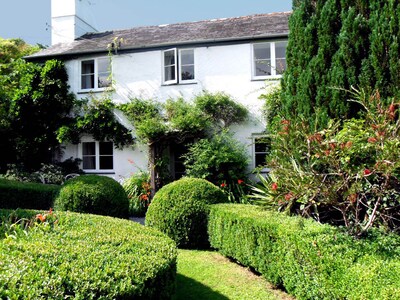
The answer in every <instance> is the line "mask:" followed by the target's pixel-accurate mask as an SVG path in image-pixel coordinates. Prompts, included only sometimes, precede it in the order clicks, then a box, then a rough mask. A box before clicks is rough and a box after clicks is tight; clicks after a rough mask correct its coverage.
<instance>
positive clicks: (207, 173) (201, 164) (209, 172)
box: [184, 131, 248, 185]
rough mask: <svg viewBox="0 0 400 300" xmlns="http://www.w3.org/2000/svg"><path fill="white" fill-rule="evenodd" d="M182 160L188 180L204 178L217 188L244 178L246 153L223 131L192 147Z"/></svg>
mask: <svg viewBox="0 0 400 300" xmlns="http://www.w3.org/2000/svg"><path fill="white" fill-rule="evenodd" d="M184 158H185V163H184V164H185V167H186V174H187V176H189V177H197V178H204V179H206V180H208V181H210V182H212V183H214V184H217V185H220V184H221V183H228V184H231V183H236V182H237V181H238V180H239V179H242V180H243V178H246V168H247V163H248V155H247V152H246V149H245V147H244V145H243V144H240V143H238V141H237V140H236V139H234V138H233V137H232V135H230V134H229V133H227V132H224V131H223V132H221V133H219V134H216V135H214V136H213V137H211V138H209V139H208V138H205V139H201V140H199V141H198V142H196V143H194V144H193V145H192V146H191V147H190V148H189V151H188V153H187V154H186V155H185V156H184Z"/></svg>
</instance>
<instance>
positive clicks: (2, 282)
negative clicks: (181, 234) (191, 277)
mask: <svg viewBox="0 0 400 300" xmlns="http://www.w3.org/2000/svg"><path fill="white" fill-rule="evenodd" d="M38 213H39V212H34V211H17V212H13V213H12V212H10V211H4V210H3V211H2V210H0V220H2V221H1V225H0V233H1V232H2V231H3V232H4V230H2V228H4V227H8V228H10V227H12V225H13V224H16V225H18V224H21V223H23V222H22V221H21V220H31V222H28V223H25V224H30V227H28V228H27V227H24V226H14V230H12V231H11V232H10V230H7V232H8V233H9V234H8V235H7V237H6V236H5V235H3V236H0V262H1V270H2V271H1V272H0V298H1V299H66V298H68V299H70V298H71V299H169V298H171V296H172V294H173V292H174V287H175V276H176V256H177V253H176V247H175V245H174V242H173V241H172V240H171V239H169V238H167V237H166V236H165V235H163V234H161V233H160V232H159V231H157V230H154V229H152V228H147V227H143V226H142V225H140V224H136V223H133V222H131V221H128V220H121V219H116V218H109V217H103V216H95V215H86V214H77V213H70V212H55V213H54V212H53V213H50V212H48V213H47V214H44V213H40V214H38ZM10 214H11V215H10ZM15 215H17V216H18V218H16V217H15ZM35 215H36V217H35ZM42 220H43V221H42ZM53 220H55V221H54V222H53ZM10 223H12V224H11V226H10ZM51 224H53V226H50V225H51ZM17 227H18V228H17ZM18 232H20V233H21V234H18ZM23 232H25V233H23Z"/></svg>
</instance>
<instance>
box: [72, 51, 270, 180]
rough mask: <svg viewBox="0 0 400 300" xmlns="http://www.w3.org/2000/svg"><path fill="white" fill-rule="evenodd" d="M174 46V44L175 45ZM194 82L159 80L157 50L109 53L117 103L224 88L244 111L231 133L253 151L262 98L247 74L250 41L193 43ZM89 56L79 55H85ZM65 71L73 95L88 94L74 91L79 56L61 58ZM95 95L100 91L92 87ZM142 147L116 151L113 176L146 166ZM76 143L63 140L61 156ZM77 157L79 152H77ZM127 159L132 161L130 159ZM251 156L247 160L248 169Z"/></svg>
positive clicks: (261, 126) (77, 87)
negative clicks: (244, 119)
mask: <svg viewBox="0 0 400 300" xmlns="http://www.w3.org/2000/svg"><path fill="white" fill-rule="evenodd" d="M178 49H180V48H179V47H178ZM194 49H195V50H194V57H195V77H196V83H195V84H174V85H163V84H162V71H163V70H162V51H161V50H153V51H145V52H136V53H128V54H118V55H114V56H113V57H112V71H113V80H114V82H115V88H116V92H115V93H114V95H113V99H114V101H116V102H118V103H123V102H127V101H129V98H132V97H138V98H142V99H155V100H158V101H165V100H167V99H169V98H174V99H175V98H178V97H183V98H184V99H185V100H190V99H193V97H194V95H197V94H200V93H201V92H202V91H204V90H207V91H209V92H225V93H227V94H229V95H231V96H232V97H233V99H235V100H236V101H237V102H240V103H242V104H243V105H244V106H246V107H247V109H248V110H249V112H250V116H249V121H248V122H247V124H244V125H243V124H242V125H240V126H234V127H233V128H232V129H233V131H234V132H235V137H236V138H237V139H238V140H239V141H241V142H243V143H245V144H246V145H247V147H248V152H249V157H250V158H252V157H253V145H252V134H257V133H262V132H263V131H264V130H265V123H264V122H263V120H262V116H261V107H262V105H263V101H262V100H259V99H258V97H259V96H260V95H261V94H262V93H264V92H265V82H264V81H263V80H256V81H255V80H252V73H251V72H252V46H251V44H250V43H245V44H237V45H224V46H210V47H205V46H203V47H202V46H200V47H195V48H194ZM87 58H90V57H85V58H84V59H87ZM66 66H67V70H68V73H69V75H70V85H71V89H72V91H73V92H75V93H76V94H77V95H78V97H89V96H90V94H89V93H82V92H81V91H80V60H72V61H68V62H67V63H66ZM94 95H97V96H100V95H101V94H97V93H95V94H94ZM146 150H147V147H146V146H143V145H142V146H140V147H136V148H135V149H130V148H127V149H124V150H123V151H116V152H115V153H114V154H115V159H114V162H115V163H114V166H115V168H114V171H115V172H113V173H115V174H113V177H114V178H116V179H119V178H121V177H126V176H129V174H131V173H132V172H136V171H137V170H138V169H146V165H147V151H146ZM77 151H78V150H77V148H76V146H68V147H67V149H66V151H65V156H64V157H65V158H69V157H70V156H73V155H72V154H74V155H75V154H76V153H77ZM78 157H79V153H78ZM130 161H134V162H135V165H136V166H135V165H133V164H132V163H131V162H130ZM252 168H254V162H252V161H251V163H250V164H249V171H250V170H251V169H252Z"/></svg>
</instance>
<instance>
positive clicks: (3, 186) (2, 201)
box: [0, 179, 60, 209]
mask: <svg viewBox="0 0 400 300" xmlns="http://www.w3.org/2000/svg"><path fill="white" fill-rule="evenodd" d="M59 190H60V187H59V186H55V185H47V184H41V183H25V182H18V181H11V180H6V179H0V208H10V209H16V208H30V209H49V208H50V207H52V206H53V203H54V199H55V198H56V197H57V194H58V192H59Z"/></svg>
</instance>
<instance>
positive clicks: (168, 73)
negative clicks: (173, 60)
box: [164, 66, 176, 81]
mask: <svg viewBox="0 0 400 300" xmlns="http://www.w3.org/2000/svg"><path fill="white" fill-rule="evenodd" d="M175 78H176V77H175V66H171V67H165V76H164V79H165V81H170V80H175Z"/></svg>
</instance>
